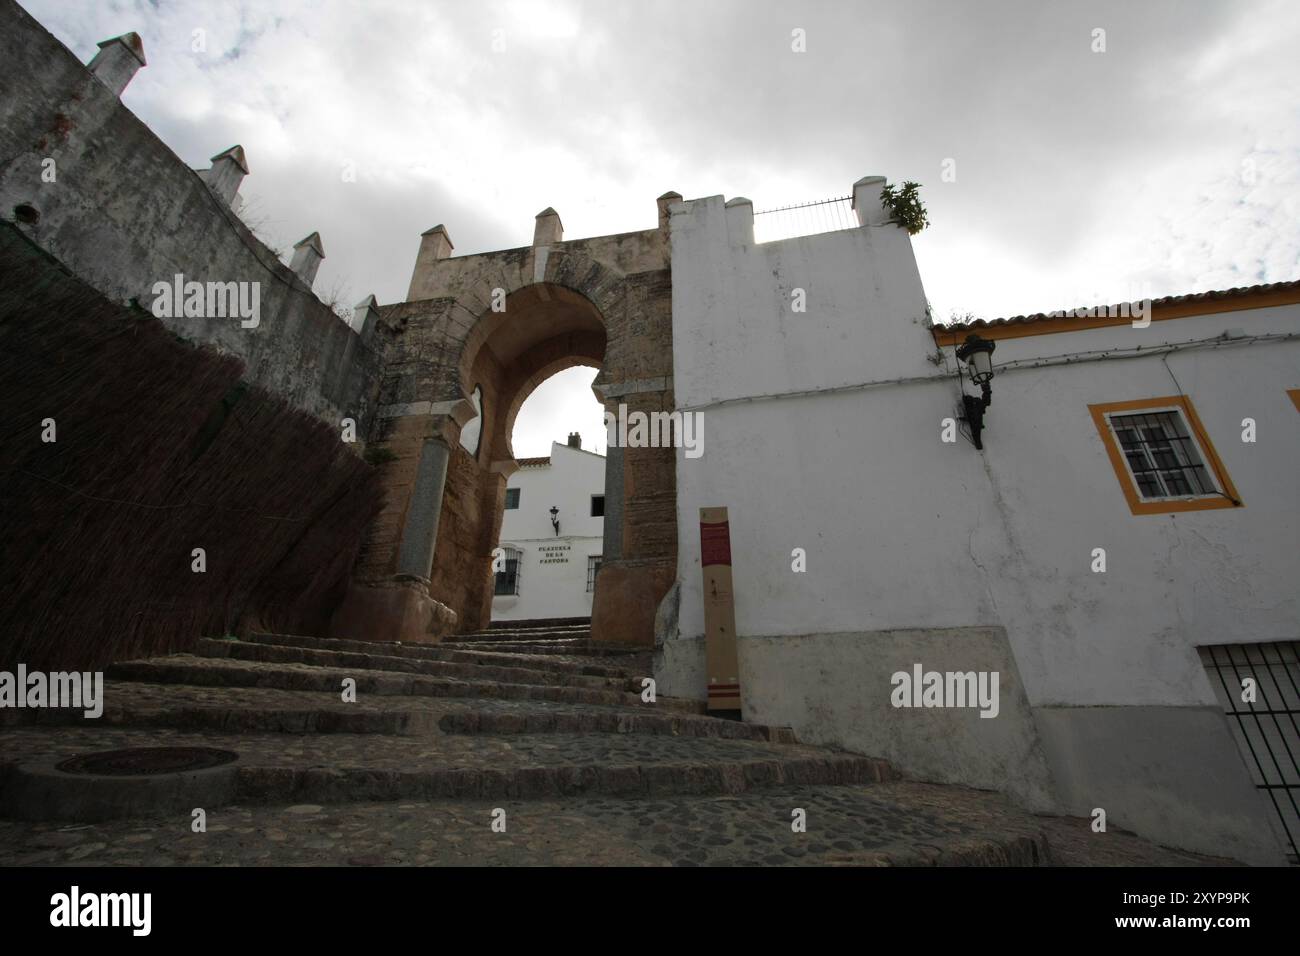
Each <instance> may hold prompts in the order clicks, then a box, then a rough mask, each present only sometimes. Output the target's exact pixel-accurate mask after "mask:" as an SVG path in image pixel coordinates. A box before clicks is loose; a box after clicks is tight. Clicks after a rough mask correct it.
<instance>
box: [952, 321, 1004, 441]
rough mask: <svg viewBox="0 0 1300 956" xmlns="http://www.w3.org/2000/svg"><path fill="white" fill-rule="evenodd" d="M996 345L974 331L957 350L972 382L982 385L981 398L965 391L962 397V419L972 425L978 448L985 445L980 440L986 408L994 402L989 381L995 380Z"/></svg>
mask: <svg viewBox="0 0 1300 956" xmlns="http://www.w3.org/2000/svg"><path fill="white" fill-rule="evenodd" d="M996 346H997V343H996V342H990V341H989V340H988V339H982V338H980V337H979V336H978V335H976V334H975V333H973V332H972V333H971V334H970V335H968V336H966V341H965V342H964V343H963V344H962V346H961V348H959V349H958V350H957V358H958V359H959V360H960V361H962V362H965V363H966V374H967V375H969V376H970V380H971V384H972V385H978V386H979V387H980V397H979V398H976V397H975V396H974V395H967V394H965V393H964V392H963V393H962V397H961V404H962V410H963V415H962V421H964V422H965V423H966V424H967V425H968V426H969V427H970V437H971V441H972V442H974V443H975V447H976V448H983V447H984V443H983V442H981V441H980V432H981V431H983V429H984V410H985V409H987V408H988V407H989V406H990V405H991V404H993V392H992V390H991V389H990V387H989V382H991V381H992V380H993V349H994V348H995V347H996Z"/></svg>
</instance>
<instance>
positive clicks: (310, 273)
mask: <svg viewBox="0 0 1300 956" xmlns="http://www.w3.org/2000/svg"><path fill="white" fill-rule="evenodd" d="M324 258H325V247H324V246H322V245H321V241H320V233H319V232H313V233H312V234H311V235H310V236H308V237H307V238H306V239H299V240H298V241H297V242H295V243H294V244H293V259H291V260H290V261H289V268H290V269H292V270H293V272H294V274H295V275H297V276H298V278H299V279H301V280H302V281H303V282H305V283H307V285H308V287H310V286H311V284H312V283H313V282H315V281H316V270H317V269H319V268H320V263H321V260H322V259H324Z"/></svg>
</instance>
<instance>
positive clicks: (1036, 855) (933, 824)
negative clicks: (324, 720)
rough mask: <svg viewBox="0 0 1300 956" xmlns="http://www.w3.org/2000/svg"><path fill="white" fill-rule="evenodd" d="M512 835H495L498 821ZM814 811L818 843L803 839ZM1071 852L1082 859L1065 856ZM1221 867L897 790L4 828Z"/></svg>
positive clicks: (168, 859) (398, 857)
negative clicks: (799, 829)
mask: <svg viewBox="0 0 1300 956" xmlns="http://www.w3.org/2000/svg"><path fill="white" fill-rule="evenodd" d="M497 808H500V809H501V810H503V811H504V813H505V818H504V819H505V831H504V832H494V831H493V829H492V821H493V811H494V810H495V809H497ZM796 809H802V810H804V811H805V812H806V820H807V832H805V833H795V832H793V830H792V829H791V822H792V815H791V814H792V811H794V810H796ZM1058 841H1061V842H1062V843H1063V844H1064V845H1067V846H1068V851H1067V852H1065V853H1062V852H1061V850H1060V846H1059V844H1058ZM1216 862H1223V861H1213V860H1208V859H1206V858H1203V857H1196V856H1193V855H1191V854H1185V853H1179V852H1176V851H1173V850H1167V849H1163V848H1160V847H1155V846H1153V845H1152V844H1150V843H1148V842H1146V841H1144V840H1141V839H1138V838H1137V837H1134V836H1132V835H1131V834H1126V833H1122V832H1114V831H1112V832H1109V833H1105V834H1095V833H1092V831H1091V830H1090V828H1089V826H1088V821H1087V820H1076V819H1069V818H1042V817H1033V816H1028V815H1025V814H1023V813H1021V812H1019V811H1016V810H1015V809H1013V808H1011V807H1010V806H1009V805H1008V804H1007V803H1006V802H1005V801H1004V800H1003V799H1002V798H1000V797H998V796H997V795H995V794H990V793H984V792H980V791H974V790H967V789H964V788H959V787H940V786H933V785H927V784H917V783H909V782H902V781H899V782H892V783H884V784H877V785H873V786H869V787H789V788H784V789H781V790H778V791H766V792H763V793H753V794H744V795H740V796H728V797H710V798H677V799H670V800H654V801H649V800H647V801H635V800H623V799H617V798H614V799H579V800H566V801H562V802H561V801H536V802H531V801H530V802H525V803H518V804H514V803H509V802H506V803H492V802H484V801H456V802H422V803H362V804H353V805H349V806H346V807H337V806H323V805H319V804H307V805H296V806H288V807H238V806H232V807H226V808H224V809H219V810H213V811H210V812H209V813H208V817H207V832H206V833H193V832H192V831H191V817H190V815H189V814H181V815H177V816H174V817H171V818H154V819H149V820H131V821H119V822H114V823H107V824H99V825H95V826H59V825H56V824H17V823H12V822H5V821H0V865H5V866H13V865H20V866H21V865H33V864H36V865H43V866H50V865H61V864H77V865H82V866H85V865H92V866H98V865H102V866H171V865H221V866H227V865H236V866H248V865H267V864H275V865H308V866H380V865H452V866H455V865H485V866H493V865H509V866H514V865H524V866H545V865H597V866H598V865H620V866H667V865H676V866H698V865H704V866H719V865H721V866H728V865H744V866H754V865H763V866H808V865H813V866H824V865H830V866H837V865H838V866H843V865H860V866H904V865H920V866H932V865H945V864H963V865H979V864H1002V863H1013V864H1020V865H1031V864H1035V863H1037V864H1040V865H1041V864H1049V865H1050V864H1057V865H1060V864H1067V865H1103V866H1114V865H1153V866H1188V865H1205V864H1213V863H1216Z"/></svg>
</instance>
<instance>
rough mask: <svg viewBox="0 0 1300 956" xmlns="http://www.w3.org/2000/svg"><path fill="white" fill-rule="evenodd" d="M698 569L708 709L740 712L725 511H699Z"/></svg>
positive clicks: (733, 603) (734, 611)
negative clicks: (701, 578) (701, 574)
mask: <svg viewBox="0 0 1300 956" xmlns="http://www.w3.org/2000/svg"><path fill="white" fill-rule="evenodd" d="M700 567H701V568H702V569H703V572H704V656H705V662H706V667H707V670H708V673H709V707H708V709H709V710H711V711H716V710H733V711H739V710H740V667H739V666H738V664H737V657H736V604H735V600H734V592H733V591H732V588H731V527H730V524H729V523H728V521H727V509H726V508H701V509H700Z"/></svg>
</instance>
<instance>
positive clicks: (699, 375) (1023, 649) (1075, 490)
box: [656, 197, 1300, 862]
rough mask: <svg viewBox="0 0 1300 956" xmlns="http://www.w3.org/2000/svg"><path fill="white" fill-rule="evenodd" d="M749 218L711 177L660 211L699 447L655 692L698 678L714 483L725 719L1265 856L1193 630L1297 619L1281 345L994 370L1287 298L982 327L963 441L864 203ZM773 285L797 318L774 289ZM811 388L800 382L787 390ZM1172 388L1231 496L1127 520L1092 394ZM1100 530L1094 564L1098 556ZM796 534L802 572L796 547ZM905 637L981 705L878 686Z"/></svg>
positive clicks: (894, 259)
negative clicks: (762, 226)
mask: <svg viewBox="0 0 1300 956" xmlns="http://www.w3.org/2000/svg"><path fill="white" fill-rule="evenodd" d="M748 211H749V207H748V206H747V205H743V206H737V205H736V204H733V205H732V206H730V207H726V206H724V203H723V201H722V199H721V197H712V198H708V199H702V200H695V201H693V202H689V203H683V204H681V205H679V206H677V207H675V209H674V212H673V216H672V241H673V335H674V387H675V393H676V397H677V401H678V407H679V408H681V409H684V410H692V409H695V410H699V411H700V412H701V413H702V414H703V415H704V425H703V436H704V445H703V447H704V454H703V456H702V457H700V458H696V459H688V458H686V457H685V456H684V455H682V454H681V453H680V452H679V456H678V465H677V487H678V525H679V527H678V531H679V549H680V554H679V562H678V566H679V575H680V584H681V600H680V609H679V613H678V619H677V623H676V628H675V630H673V631H672V632H670V633H669V634H667V635H666V637H667V640H666V641H664V643H663V645H662V646H661V648H660V650H659V654H658V656H657V660H656V676H657V677H658V678H659V681H660V686H661V689H662V690H663V692H664V693H668V694H683V695H689V696H694V697H703V696H704V687H705V680H706V678H705V674H704V667H703V643H702V639H701V638H702V634H703V630H704V626H703V606H702V598H701V576H700V565H699V531H698V515H699V509H700V508H701V507H706V506H719V505H724V506H726V507H728V508H729V509H730V519H731V533H732V553H733V565H734V573H735V582H736V583H735V588H736V618H737V630H738V633H739V635H740V637H741V644H740V657H741V660H740V664H741V680H742V684H743V686H744V689H745V690H744V693H745V705H746V706H745V711H746V717H747V719H752V720H762V721H765V722H776V723H788V724H791V725H793V726H795V728H796V729H797V730H798V731H799V733H800V734H801V736H802V737H803V738H804V739H808V740H815V741H819V742H823V743H829V744H834V745H839V746H845V747H848V748H850V749H854V750H860V751H863V752H867V753H874V754H877V755H881V756H887V757H889V758H890V759H892V760H894V761H895V763H896V764H897V765H898V766H900V767H901V768H902V769H903V770H905V771H907V772H910V773H914V774H916V775H918V776H921V777H923V778H925V779H934V780H945V781H954V782H962V783H968V784H971V785H975V786H989V787H996V788H998V789H1003V790H1007V791H1008V792H1010V793H1012V794H1013V795H1014V796H1015V797H1016V798H1017V799H1019V800H1020V801H1021V802H1023V803H1025V804H1026V805H1029V806H1032V807H1034V808H1036V809H1052V810H1057V811H1061V812H1072V813H1081V814H1086V813H1089V812H1090V811H1091V810H1092V809H1093V808H1095V807H1103V808H1106V809H1107V811H1108V815H1109V817H1110V820H1111V822H1112V825H1115V826H1127V827H1130V828H1133V829H1137V830H1138V831H1139V832H1143V833H1145V834H1146V835H1148V836H1152V837H1153V838H1156V839H1159V840H1162V841H1164V842H1167V843H1172V844H1175V845H1182V846H1187V847H1189V848H1192V849H1199V850H1204V851H1209V852H1220V853H1226V854H1230V855H1233V856H1236V857H1238V858H1241V859H1248V860H1250V861H1252V862H1276V861H1277V860H1279V859H1280V854H1279V848H1278V842H1277V838H1276V834H1275V832H1274V830H1273V828H1272V827H1273V825H1272V823H1271V822H1270V819H1269V815H1268V814H1267V812H1265V810H1264V807H1263V803H1262V798H1261V797H1260V796H1259V794H1258V793H1257V792H1256V791H1255V790H1254V789H1253V787H1252V786H1251V784H1250V781H1249V777H1248V776H1247V773H1246V770H1245V767H1244V764H1243V762H1242V759H1241V756H1240V755H1239V754H1238V752H1237V750H1236V747H1235V744H1234V743H1233V741H1232V739H1231V736H1230V734H1229V731H1228V725H1227V722H1226V719H1225V718H1224V716H1223V714H1222V711H1221V709H1220V708H1219V707H1218V705H1217V704H1215V703H1214V696H1213V694H1212V692H1211V690H1210V687H1209V683H1208V680H1207V678H1206V675H1205V673H1204V671H1203V670H1202V668H1201V665H1200V664H1199V662H1198V659H1197V654H1196V651H1195V647H1196V645H1198V644H1207V643H1229V642H1241V641H1270V640H1295V639H1297V638H1300V611H1298V610H1297V603H1296V594H1295V591H1296V589H1295V586H1294V582H1295V580H1296V578H1297V570H1300V560H1298V559H1297V552H1296V544H1297V542H1300V523H1298V522H1300V518H1298V517H1297V516H1298V515H1300V509H1298V508H1297V505H1300V491H1298V489H1300V482H1298V481H1297V480H1296V475H1297V473H1300V472H1298V469H1300V414H1297V412H1296V409H1295V406H1294V405H1293V404H1292V403H1291V401H1290V400H1289V398H1288V397H1287V395H1286V389H1287V388H1295V387H1297V385H1298V384H1300V347H1298V346H1297V345H1296V343H1294V342H1290V343H1282V344H1278V343H1276V342H1273V343H1259V344H1255V345H1241V344H1237V345H1230V346H1227V345H1225V346H1224V347H1222V348H1216V349H1213V350H1209V349H1206V350H1199V351H1185V352H1177V353H1175V354H1172V355H1170V356H1169V357H1168V359H1167V362H1168V367H1169V368H1168V369H1166V365H1165V362H1163V361H1162V360H1161V359H1160V358H1159V357H1158V356H1147V357H1143V358H1140V359H1118V358H1114V357H1112V358H1110V359H1109V360H1107V361H1103V362H1088V363H1083V364H1071V365H1055V366H1052V367H1047V368H1041V369H1015V368H1005V366H1006V364H1007V363H1015V362H1016V361H1024V362H1028V361H1034V360H1054V359H1053V357H1054V356H1055V357H1060V361H1064V355H1065V353H1083V352H1090V351H1093V350H1098V349H1107V350H1116V349H1128V348H1130V347H1132V346H1134V345H1136V344H1143V345H1144V346H1145V345H1158V344H1162V343H1166V342H1182V343H1189V342H1192V341H1195V340H1200V339H1207V338H1212V337H1214V336H1217V335H1219V334H1221V333H1223V332H1224V331H1225V330H1227V329H1242V330H1244V331H1245V332H1246V333H1247V334H1248V335H1251V336H1254V335H1260V334H1283V333H1288V332H1289V333H1297V332H1300V306H1289V307H1285V308H1277V309H1258V310H1250V311H1244V312H1237V313H1232V314H1228V315H1220V316H1205V317H1196V318H1184V319H1175V320H1170V321H1163V322H1155V323H1153V324H1152V325H1151V327H1150V328H1149V329H1146V330H1138V329H1132V328H1130V327H1128V326H1124V327H1119V328H1109V329H1100V330H1091V331H1080V332H1071V333H1068V334H1056V335H1045V336H1031V337H1026V338H1022V339H1015V340H1003V341H1000V342H999V343H998V349H997V352H996V353H995V359H996V362H997V364H998V366H999V367H1003V371H1001V372H1000V373H999V375H998V377H997V378H996V379H995V380H994V384H993V396H994V401H993V405H992V406H991V408H990V409H989V412H988V416H987V419H986V426H987V428H986V431H985V434H984V439H985V449H984V451H983V452H980V451H977V450H976V449H975V448H973V447H972V446H971V445H970V444H969V443H968V442H966V441H965V440H964V439H959V440H958V442H957V443H955V444H948V443H944V442H942V441H941V423H942V420H943V419H944V418H946V417H952V416H955V415H956V410H957V401H958V399H957V394H958V393H957V386H956V384H955V382H954V380H953V378H952V368H953V365H954V360H953V358H952V350H951V349H947V350H946V352H947V353H948V354H947V356H946V359H945V361H944V363H943V364H939V365H936V364H935V363H934V362H932V361H930V360H928V359H930V358H931V357H933V356H934V355H935V353H936V351H937V350H936V348H935V345H934V340H933V338H932V337H931V335H930V334H929V331H928V328H927V326H926V324H925V298H924V292H923V289H922V287H921V283H920V279H919V276H918V274H917V271H916V267H915V262H914V259H913V257H912V252H911V246H910V241H909V239H908V237H907V235H906V233H905V232H904V231H903V230H902V229H900V228H898V227H896V226H892V225H878V224H868V225H866V226H864V227H862V228H859V229H854V230H848V231H843V232H837V233H830V234H824V235H819V236H811V237H806V238H800V239H790V240H784V241H781V242H774V243H770V244H764V245H758V246H756V245H754V244H753V243H752V240H751V235H752V233H750V232H749V222H748V221H747V217H746V214H747V213H748ZM865 218H866V219H867V221H868V223H871V221H872V219H871V213H870V212H869V211H868V215H867V216H866V217H865ZM795 288H801V289H804V290H805V293H806V297H807V312H806V313H795V312H793V311H792V310H791V307H790V303H791V293H792V290H794V289H795ZM1170 369H1171V370H1172V372H1173V375H1174V376H1175V377H1176V378H1177V379H1178V383H1179V386H1180V387H1176V386H1175V385H1174V382H1173V379H1172V378H1171V376H1170V372H1169V370H1170ZM854 386H866V387H854ZM827 390H830V391H829V392H827ZM805 391H816V392H822V394H815V395H806V394H791V393H797V392H805ZM1180 391H1181V392H1183V393H1185V394H1188V395H1189V396H1190V397H1191V399H1192V402H1193V404H1194V406H1195V408H1196V410H1197V412H1198V413H1199V414H1200V417H1201V419H1202V421H1203V423H1204V425H1205V427H1206V429H1207V430H1208V432H1209V434H1210V437H1211V439H1212V440H1213V442H1214V445H1215V447H1216V449H1217V451H1218V452H1219V454H1220V456H1221V457H1222V458H1223V461H1224V463H1225V465H1226V467H1227V469H1228V471H1229V473H1230V475H1231V477H1232V479H1233V480H1234V482H1235V484H1236V486H1237V490H1238V492H1239V494H1240V495H1241V497H1242V499H1243V501H1244V503H1245V507H1243V508H1236V509H1225V510H1217V511H1202V512H1191V513H1183V514H1178V515H1176V516H1169V515H1150V516H1134V515H1132V514H1131V513H1130V511H1129V508H1128V505H1127V503H1126V502H1125V500H1124V498H1123V496H1122V494H1121V491H1120V486H1119V484H1118V481H1117V479H1116V477H1115V474H1114V471H1113V469H1112V468H1111V465H1110V462H1109V459H1108V458H1107V456H1106V454H1105V451H1104V448H1103V446H1102V443H1101V440H1100V437H1099V436H1098V435H1097V432H1096V428H1095V426H1094V425H1093V421H1092V418H1091V416H1090V414H1089V412H1088V407H1087V406H1088V405H1089V404H1092V403H1100V402H1117V401H1124V400H1128V399H1142V398H1155V397H1160V396H1165V395H1171V394H1177V393H1179V392H1180ZM1244 417H1252V418H1254V419H1255V420H1256V422H1257V424H1258V429H1259V439H1258V441H1257V442H1256V443H1255V444H1253V445H1252V444H1243V443H1242V442H1241V440H1240V433H1241V424H1240V423H1241V419H1242V418H1244ZM1095 547H1104V548H1106V550H1107V557H1108V571H1107V572H1106V573H1105V574H1094V573H1093V572H1092V571H1091V570H1090V564H1091V560H1092V554H1091V553H1092V549H1093V548H1095ZM795 548H802V549H804V550H805V551H806V553H807V568H808V570H807V572H806V573H795V572H794V571H792V569H791V562H792V557H791V552H792V550H793V549H795ZM909 656H910V657H912V658H913V659H914V660H916V661H919V662H921V663H923V664H924V665H925V666H926V667H927V668H934V669H939V670H958V669H970V668H984V669H997V670H999V672H1000V673H1001V675H1002V677H1001V680H1002V681H1003V683H1004V698H1005V700H1006V702H1007V705H1006V706H1004V709H1003V712H1002V715H1001V716H1000V717H999V718H998V719H997V720H980V719H979V718H978V717H977V716H975V715H974V714H973V713H972V712H969V711H963V712H957V711H953V710H948V711H941V712H936V711H928V712H920V711H907V710H899V709H894V708H891V707H889V706H888V705H887V700H888V695H889V692H890V690H891V685H890V676H891V674H892V673H893V672H894V671H895V670H897V669H899V662H900V661H905V660H906V659H907V658H908V657H909Z"/></svg>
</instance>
